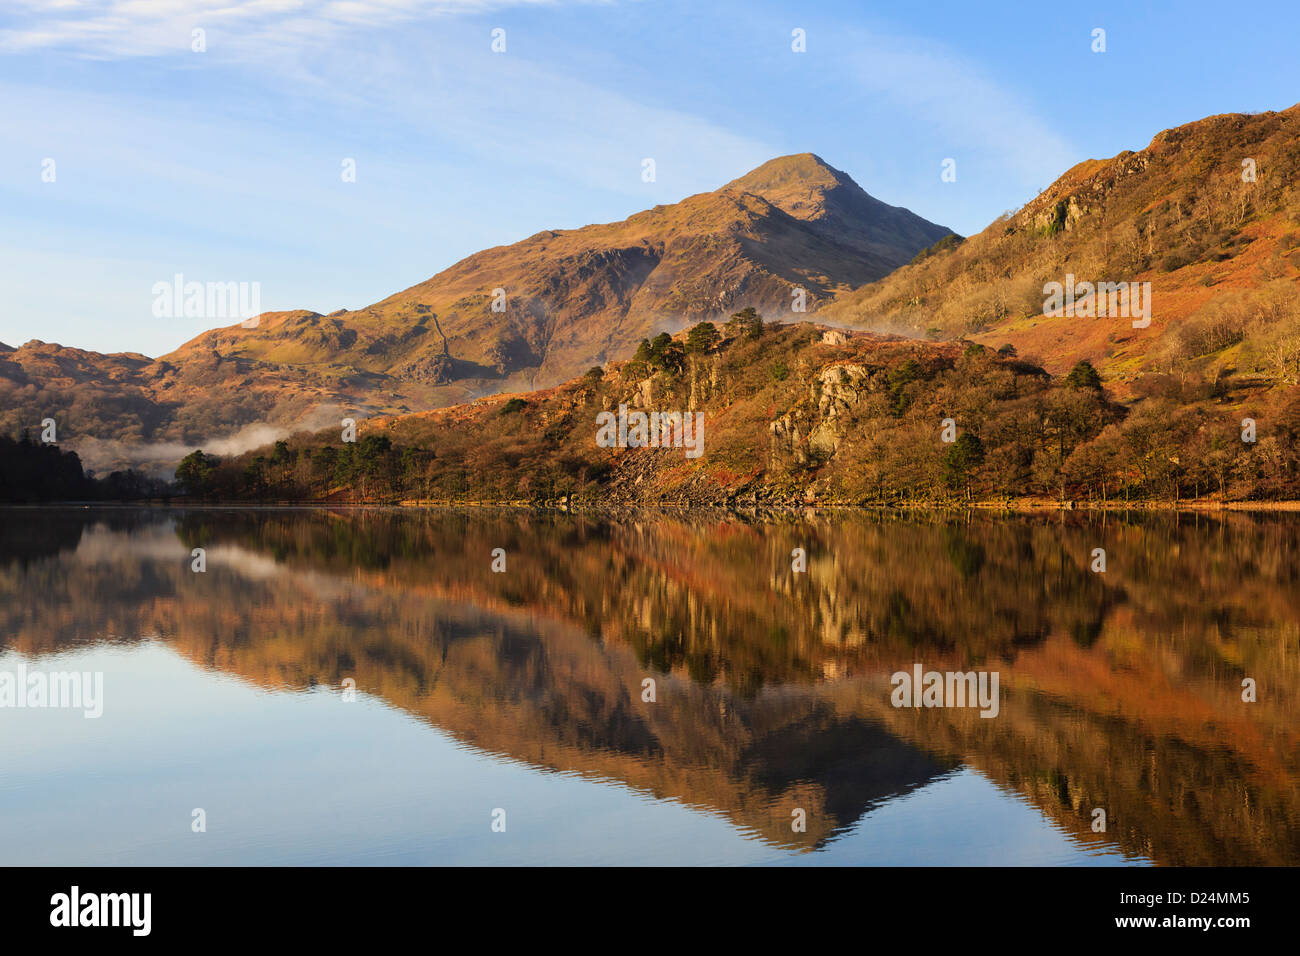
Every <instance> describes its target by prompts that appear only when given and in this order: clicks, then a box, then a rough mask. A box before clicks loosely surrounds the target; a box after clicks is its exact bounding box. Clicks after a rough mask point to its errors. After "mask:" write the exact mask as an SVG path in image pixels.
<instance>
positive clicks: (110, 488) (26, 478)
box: [0, 431, 170, 502]
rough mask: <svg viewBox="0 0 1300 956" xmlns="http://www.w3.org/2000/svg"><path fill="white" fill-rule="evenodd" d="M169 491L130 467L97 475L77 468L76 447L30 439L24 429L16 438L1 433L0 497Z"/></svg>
mask: <svg viewBox="0 0 1300 956" xmlns="http://www.w3.org/2000/svg"><path fill="white" fill-rule="evenodd" d="M169 490H170V487H169V484H168V483H167V482H166V481H163V480H161V479H158V478H151V477H149V476H147V475H143V474H141V473H140V472H138V471H134V470H129V469H128V470H126V471H114V472H112V473H111V474H109V475H108V476H107V477H105V478H96V477H95V476H94V475H93V474H90V473H87V472H86V471H85V470H84V469H83V468H82V467H81V458H80V457H78V455H77V453H76V452H74V451H63V450H62V449H60V448H59V446H58V445H56V444H52V443H45V442H39V441H35V440H34V439H33V438H32V437H31V434H30V432H28V431H23V432H22V434H21V436H20V437H18V438H17V439H14V438H10V437H8V436H0V501H9V502H21V501H97V500H109V501H120V500H131V499H141V498H157V497H161V496H164V495H166V494H168V493H169Z"/></svg>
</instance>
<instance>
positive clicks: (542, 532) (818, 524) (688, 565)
mask: <svg viewBox="0 0 1300 956" xmlns="http://www.w3.org/2000/svg"><path fill="white" fill-rule="evenodd" d="M46 514H47V513H46V512H35V511H21V510H13V511H9V512H7V513H6V519H12V520H9V521H8V524H7V527H9V528H16V529H19V530H17V531H13V532H11V533H9V534H7V535H6V536H5V537H4V538H3V539H0V598H2V599H0V627H2V628H3V633H4V634H5V635H7V643H6V644H5V645H4V649H9V650H17V651H20V652H22V653H24V654H28V655H34V656H35V657H36V658H37V659H39V658H41V657H42V656H44V655H48V654H52V653H56V652H60V651H67V650H71V649H73V648H74V647H75V646H77V645H78V644H79V643H82V644H84V643H89V642H96V641H103V642H112V643H132V642H137V641H140V640H144V639H151V640H158V641H161V642H162V643H164V644H165V645H166V646H169V647H171V648H173V649H175V650H176V651H177V652H179V653H180V654H182V655H184V656H186V657H188V658H189V659H191V660H192V661H194V662H195V663H197V664H199V665H201V666H203V667H208V668H213V669H216V670H219V671H222V672H228V673H231V674H235V675H238V676H239V677H241V678H243V679H246V680H248V681H251V682H254V683H256V684H258V685H261V686H264V687H268V688H277V689H290V690H291V689H302V688H308V687H314V686H327V687H331V688H338V687H339V686H340V684H341V682H342V681H343V680H344V679H345V678H349V677H351V678H353V679H355V680H356V683H357V688H358V690H360V691H362V692H364V693H367V694H370V695H373V696H375V697H378V698H381V699H383V700H385V701H387V702H388V703H389V704H391V705H393V706H395V707H398V708H401V709H403V710H405V711H408V712H409V713H411V714H413V715H415V716H417V717H419V718H421V719H422V720H425V721H427V722H428V723H430V724H431V725H432V726H434V727H436V728H438V729H440V730H442V731H445V732H447V733H449V734H451V735H453V736H454V737H455V738H457V739H459V740H460V741H462V742H464V743H466V744H468V745H471V746H473V747H474V748H477V749H479V750H482V751H486V752H489V753H492V754H500V755H503V756H507V757H511V758H514V759H516V760H520V761H524V762H526V763H528V764H530V765H532V766H535V767H539V768H544V769H548V770H558V771H562V772H568V773H576V774H580V775H583V776H586V777H589V778H592V779H601V780H612V781H616V782H619V783H622V784H625V785H627V786H630V787H633V788H635V789H637V790H639V791H642V792H645V793H648V794H651V795H653V796H654V797H656V798H660V799H672V800H676V801H679V802H682V803H685V804H687V805H690V806H693V807H697V808H701V809H707V810H711V811H716V812H719V813H722V814H725V815H726V816H727V817H728V818H729V819H731V820H732V821H733V822H735V823H736V824H737V825H739V826H741V827H742V828H744V829H745V830H747V831H748V832H750V833H752V834H754V835H757V836H758V837H760V838H761V839H763V840H765V841H767V842H768V843H770V844H772V845H775V846H781V847H789V848H792V849H793V848H798V849H805V850H807V849H813V848H816V847H819V846H823V845H825V843H826V841H828V840H831V839H833V838H834V837H835V836H836V834H837V833H840V832H842V831H843V830H844V828H846V827H849V826H851V825H853V824H854V823H855V822H856V821H857V820H859V819H860V818H861V816H862V815H863V814H864V813H867V812H869V811H870V810H871V809H872V808H873V807H877V806H879V805H880V804H881V803H883V802H888V801H890V800H892V799H894V798H895V797H897V796H899V795H901V794H904V793H907V792H909V791H912V790H914V789H916V788H917V787H923V786H925V785H926V784H927V783H928V782H930V781H933V780H935V779H937V778H938V777H939V776H942V775H943V774H945V773H946V772H948V771H950V770H951V769H953V768H956V767H958V766H960V765H962V764H964V765H966V766H968V767H972V768H974V769H975V770H977V771H978V772H979V773H980V774H983V775H984V776H986V777H987V778H988V779H990V780H992V781H993V782H994V783H995V784H997V785H999V786H1000V787H1002V788H1004V789H1005V790H1006V791H1007V792H1010V793H1014V794H1017V795H1018V796H1019V797H1020V798H1021V799H1023V800H1026V801H1028V802H1030V803H1031V804H1032V805H1034V806H1036V807H1037V808H1038V809H1039V810H1040V811H1041V812H1042V813H1043V814H1044V815H1045V817H1046V818H1047V819H1049V820H1050V821H1052V824H1053V825H1054V826H1056V827H1059V828H1060V829H1061V830H1063V831H1064V832H1066V833H1067V834H1068V835H1069V838H1070V839H1071V840H1072V841H1074V842H1076V843H1077V844H1078V845H1081V846H1085V847H1091V848H1093V849H1095V850H1101V849H1107V848H1109V849H1111V850H1115V849H1118V850H1119V851H1122V852H1123V853H1125V854H1127V855H1131V856H1138V857H1145V858H1150V859H1154V860H1155V861H1156V862H1159V863H1166V864H1193V865H1203V864H1259V863H1264V864H1296V863H1297V862H1300V758H1298V756H1297V755H1298V754H1300V747H1298V746H1297V745H1298V744H1300V740H1297V728H1298V727H1300V721H1298V720H1297V718H1298V717H1300V697H1297V694H1296V688H1297V687H1300V654H1297V653H1296V647H1295V642H1296V635H1295V628H1294V627H1293V626H1292V625H1290V624H1288V623H1287V622H1289V621H1294V620H1295V619H1296V615H1297V612H1300V607H1297V598H1296V594H1297V593H1300V592H1297V588H1296V584H1297V582H1296V576H1297V572H1296V570H1295V569H1296V568H1297V567H1300V562H1298V559H1300V525H1298V524H1297V523H1296V522H1295V520H1294V519H1291V518H1287V517H1267V518H1255V517H1247V516H1241V515H1232V516H1228V517H1225V518H1222V519H1220V518H1212V519H1207V518H1204V517H1200V518H1187V517H1183V518H1178V517H1173V516H1160V517H1153V518H1150V519H1143V520H1140V521H1128V520H1116V519H1115V518H1114V517H1110V518H1107V519H1096V520H1091V519H1086V518H1082V517H1080V518H1075V517H1070V518H1068V519H1066V520H1061V519H1059V518H1052V519H1050V520H1049V519H1043V520H1029V519H1016V520H998V519H994V518H970V519H967V518H963V519H960V520H938V519H935V520H929V519H927V520H919V521H914V520H902V519H887V518H878V517H872V516H864V515H855V516H835V517H824V516H809V517H807V518H804V519H795V518H784V519H779V520H778V519H773V520H753V521H750V520H745V519H742V518H739V517H734V516H731V517H728V516H717V517H711V518H710V517H705V518H699V517H697V518H696V519H695V520H692V521H690V522H679V521H675V520H670V519H662V518H656V519H639V518H638V519H633V518H629V519H627V520H619V521H596V520H590V519H583V518H570V517H567V516H560V515H536V514H495V513H483V512H476V513H449V512H440V513H422V512H402V511H383V510H368V511H349V512H339V513H325V512H303V511H294V512H275V511H256V512H250V511H238V510H226V511H186V512H166V513H159V512H148V511H112V512H102V513H94V512H90V513H87V512H77V513H75V514H74V513H71V512H69V513H67V516H66V520H61V521H60V522H59V524H58V527H59V528H60V529H62V534H61V537H60V540H61V541H62V542H63V545H62V550H61V551H59V552H58V553H57V554H54V553H50V551H49V550H48V549H34V548H33V547H31V546H30V544H29V543H28V542H30V541H31V540H32V539H33V536H32V535H31V534H29V533H23V532H22V531H21V528H22V527H23V526H24V525H27V526H30V525H32V524H34V523H41V522H45V521H47V520H48V519H47V517H46ZM62 514H63V513H62V512H60V515H62ZM77 522H80V523H81V529H80V533H79V534H77V533H75V530H74V529H73V527H72V526H73V525H75V524H76V523H77ZM199 546H202V547H204V548H206V550H207V561H208V569H207V572H206V573H205V574H193V573H191V571H190V570H189V562H190V554H191V549H192V548H193V547H199ZM496 547H501V548H504V549H505V551H506V553H507V555H508V568H507V571H506V572H505V573H494V572H493V571H492V570H491V557H490V554H491V550H492V549H493V548H496ZM795 547H802V548H805V549H806V551H807V555H808V565H807V571H806V572H804V573H795V572H793V571H792V569H791V562H790V554H791V551H792V550H793V549H794V548H795ZM1094 547H1104V548H1105V549H1106V551H1107V554H1108V556H1109V567H1108V570H1107V572H1106V573H1105V574H1104V575H1103V574H1094V573H1092V572H1091V571H1090V570H1089V561H1090V560H1091V551H1092V548H1094ZM917 662H919V663H921V664H923V665H924V666H925V667H926V668H927V669H934V670H939V671H947V670H959V669H960V670H970V669H980V670H992V671H996V672H998V673H999V674H1000V682H1001V699H1000V703H1001V706H1000V710H999V713H998V716H997V717H996V718H993V719H986V718H981V717H980V716H979V712H978V711H977V710H974V709H964V708H935V709H911V708H902V709H899V708H895V707H893V706H891V704H890V686H889V675H891V674H892V673H894V672H896V671H899V670H910V669H911V667H912V666H913V664H914V663H917ZM1246 677H1250V678H1252V679H1253V680H1255V681H1256V683H1257V686H1258V688H1259V693H1258V699H1257V700H1256V701H1254V702H1249V703H1248V702H1245V701H1243V699H1242V680H1243V679H1244V678H1246ZM647 678H650V679H653V680H654V681H655V683H656V695H655V697H656V699H655V701H654V702H647V701H646V700H645V698H644V683H643V682H644V681H645V680H646V679H647ZM792 808H803V809H805V810H806V811H807V818H808V828H807V832H806V833H794V832H792V831H791V827H790V819H791V809H792ZM1094 808H1103V809H1105V810H1106V812H1107V817H1108V828H1107V831H1106V833H1104V834H1096V833H1093V832H1092V831H1091V829H1090V824H1091V822H1092V819H1093V815H1092V811H1093V809H1094Z"/></svg>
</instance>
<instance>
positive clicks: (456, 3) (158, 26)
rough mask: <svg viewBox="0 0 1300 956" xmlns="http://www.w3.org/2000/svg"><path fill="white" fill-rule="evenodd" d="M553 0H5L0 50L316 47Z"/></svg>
mask: <svg viewBox="0 0 1300 956" xmlns="http://www.w3.org/2000/svg"><path fill="white" fill-rule="evenodd" d="M555 2H557V0H54V2H49V0H11V4H10V9H9V12H8V14H7V15H6V17H5V21H6V23H7V25H6V26H5V27H4V28H3V29H0V51H5V52H10V53H16V52H25V51H35V50H44V49H62V50H69V51H75V52H78V53H81V54H84V55H86V56H92V57H100V58H115V57H134V56H163V55H167V54H174V53H186V54H188V53H190V52H192V51H191V43H192V31H193V30H195V29H203V30H205V31H213V32H214V33H215V34H217V35H215V36H213V37H211V38H210V42H212V43H213V44H214V48H216V47H217V42H218V39H219V40H220V43H222V44H226V45H227V46H228V47H231V48H238V49H241V50H244V51H251V50H255V49H265V48H278V49H280V50H281V52H283V51H284V49H285V48H286V47H287V46H289V45H292V44H295V43H297V44H302V43H310V42H320V41H324V40H327V39H329V38H330V37H331V36H333V35H335V34H337V33H338V32H340V31H344V30H351V29H356V28H361V27H364V28H369V29H376V28H386V27H392V26H396V25H400V24H403V23H409V22H413V21H417V20H427V19H430V18H433V17H438V16H447V15H453V14H473V13H484V12H488V11H491V10H496V9H502V8H506V7H522V6H549V5H553V4H554V3H555Z"/></svg>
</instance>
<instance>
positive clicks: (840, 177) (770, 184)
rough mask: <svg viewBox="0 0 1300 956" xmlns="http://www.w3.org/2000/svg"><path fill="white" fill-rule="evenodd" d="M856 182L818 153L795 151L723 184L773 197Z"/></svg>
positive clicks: (853, 184) (854, 184) (852, 184)
mask: <svg viewBox="0 0 1300 956" xmlns="http://www.w3.org/2000/svg"><path fill="white" fill-rule="evenodd" d="M856 185H857V184H856V183H855V182H853V180H852V179H850V178H849V176H848V174H847V173H843V172H840V170H838V169H836V168H835V167H833V166H831V165H830V164H828V163H827V162H826V161H825V160H824V159H822V158H821V157H820V156H818V155H817V154H816V153H794V154H792V155H790V156H778V157H776V159H769V160H768V161H767V162H765V163H764V164H763V165H762V166H759V167H758V168H757V169H753V170H751V171H750V172H748V173H746V174H745V175H744V176H741V177H740V178H739V179H733V180H732V181H731V182H729V183H727V185H726V186H724V187H723V188H724V189H740V190H744V191H745V192H750V193H755V194H757V195H759V196H762V197H763V198H765V199H769V200H770V199H772V195H773V194H775V195H778V196H779V195H781V194H782V193H785V192H788V191H790V190H798V189H814V188H817V187H821V188H823V189H831V188H834V187H835V186H856Z"/></svg>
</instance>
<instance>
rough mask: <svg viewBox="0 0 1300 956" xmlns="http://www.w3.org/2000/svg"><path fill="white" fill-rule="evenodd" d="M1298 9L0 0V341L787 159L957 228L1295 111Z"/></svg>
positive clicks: (487, 235)
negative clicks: (1076, 178)
mask: <svg viewBox="0 0 1300 956" xmlns="http://www.w3.org/2000/svg"><path fill="white" fill-rule="evenodd" d="M1297 26H1300V12H1297V9H1296V8H1295V6H1294V5H1293V4H1292V3H1270V2H1264V3H1255V4H1250V5H1240V6H1225V5H1223V4H1221V3H1214V4H1212V3H1209V2H1200V0H1192V2H1182V3H1174V2H1168V3H1155V2H1148V3H1141V2H1134V0H1127V2H1121V3H1080V4H1044V3H1041V2H1035V3H1030V2H1026V3H1007V2H1004V3H988V4H971V3H968V2H967V3H955V2H954V3H949V2H927V3H912V2H904V3H893V4H870V5H867V4H863V3H819V4H810V3H806V2H805V3H766V2H762V0H748V2H741V3H732V2H717V3H713V2H711V3H707V4H702V3H699V2H698V0H693V2H681V3H679V2H657V0H639V2H638V0H633V2H627V0H618V2H604V3H581V2H565V0H560V2H555V3H541V2H513V3H512V2H478V0H432V2H430V0H422V2H417V0H192V2H186V0H148V2H142V0H60V2H54V0H7V2H6V4H5V5H4V8H3V10H0V293H2V295H0V342H5V343H6V344H9V345H18V344H21V343H23V342H25V341H27V340H29V339H32V338H39V339H43V340H45V341H56V342H60V343H62V344H65V345H75V346H79V347H83V348H92V349H97V350H100V351H139V352H144V353H145V354H148V355H159V354H162V353H163V352H166V351H169V350H170V349H172V348H175V347H176V346H177V345H179V344H180V343H181V342H183V341H185V340H186V339H188V338H190V337H192V336H193V335H195V334H197V333H198V332H200V331H202V330H203V329H204V328H207V327H209V326H211V325H214V324H227V323H224V322H213V321H209V320H205V319H183V318H167V319H161V318H156V317H155V316H154V315H153V310H152V305H153V294H152V287H153V285H154V283H157V282H160V281H170V279H171V278H172V276H173V275H174V274H176V273H181V274H183V275H184V276H185V277H186V279H187V280H197V281H213V282H229V281H241V282H258V283H260V286H261V305H262V307H263V308H264V309H268V310H271V309H288V308H310V309H314V310H316V311H319V312H330V311H333V310H335V309H338V308H359V307H361V306H364V305H368V304H370V303H371V302H374V301H377V300H379V299H381V298H383V297H385V296H387V295H389V294H390V293H392V292H395V291H398V290H400V289H403V288H405V287H407V286H410V285H413V284H415V283H416V282H420V281H422V280H424V279H426V278H428V277H429V276H431V275H433V274H434V273H436V272H438V271H440V270H442V269H444V268H446V267H447V266H449V265H450V264H452V263H453V262H455V261H456V260H457V259H459V258H461V257H463V256H465V255H468V254H470V253H472V252H474V251H476V250H478V249H481V248H484V247H487V246H492V245H499V244H504V243H510V242H514V241H516V240H518V239H521V238H524V237H525V236H529V235H532V234H533V233H535V232H538V231H540V230H542V229H545V228H568V227H576V226H582V225H585V224H587V223H591V222H604V221H610V220H616V219H622V218H624V217H625V216H627V215H629V214H631V213H633V212H636V211H638V210H640V209H643V208H646V207H648V206H652V205H654V204H656V203H669V202H675V201H677V200H679V199H681V198H683V197H684V196H687V195H690V194H691V193H695V192H700V191H703V190H708V189H714V188H716V187H718V186H720V185H722V184H723V183H725V182H727V181H728V180H730V179H733V178H735V177H737V176H739V175H742V174H743V173H745V172H746V171H748V170H749V169H751V168H753V167H754V166H757V165H758V164H760V163H762V162H763V161H765V160H767V159H769V158H771V157H773V156H778V155H783V154H787V153H794V152H804V151H811V152H815V153H817V154H818V155H820V156H821V157H823V158H824V159H825V160H826V161H827V162H829V163H830V164H831V165H833V166H835V167H837V168H839V169H843V170H845V171H846V172H848V173H849V174H850V175H851V176H853V178H854V179H855V180H857V182H858V183H859V184H861V185H862V186H863V188H865V189H866V190H867V191H868V192H870V193H871V194H873V195H874V196H877V197H878V198H880V199H882V200H884V201H886V202H889V203H893V204H895V205H902V206H907V207H908V208H910V209H912V210H914V211H915V212H917V213H919V214H921V215H923V216H925V217H926V218H928V219H931V220H934V221H936V222H939V223H942V224H944V225H946V226H950V227H952V228H953V229H956V230H957V231H958V232H962V233H970V232H975V231H978V230H979V229H981V228H983V227H984V226H985V225H987V224H988V223H989V222H990V221H991V220H992V219H993V218H994V217H995V216H997V215H998V214H999V213H1001V212H1003V211H1005V210H1008V209H1013V208H1016V207H1018V206H1020V205H1021V204H1023V203H1024V202H1025V201H1027V200H1028V199H1030V198H1032V197H1033V195H1034V194H1035V193H1037V192H1038V191H1039V190H1040V189H1042V188H1044V187H1046V186H1047V185H1049V184H1050V183H1051V182H1052V180H1054V179H1055V178H1056V177H1057V176H1058V175H1060V174H1061V173H1062V172H1064V171H1065V169H1067V168H1068V167H1069V166H1070V165H1072V164H1074V163H1076V162H1078V161H1080V160H1083V159H1087V158H1093V157H1104V156H1111V155H1114V154H1115V153H1117V152H1119V151H1121V150H1123V149H1140V148H1142V147H1143V146H1145V145H1146V144H1147V143H1148V142H1149V141H1150V139H1151V137H1152V136H1153V135H1154V134H1155V133H1156V132H1158V131H1159V130H1161V129H1164V128H1167V127H1169V126H1173V125H1177V124H1180V123H1184V122H1188V121H1191V120H1194V119H1198V118H1200V117H1202V116H1206V115H1210V114H1213V113H1221V112H1231V111H1262V110H1277V109H1284V108H1286V107H1288V106H1291V105H1293V103H1294V102H1295V101H1297V100H1300V63H1298V62H1297V57H1296V56H1295V53H1294V42H1295V37H1296V35H1297V32H1298V31H1297ZM1097 27H1100V28H1103V29H1105V31H1106V52H1105V53H1094V52H1093V51H1092V49H1091V46H1092V42H1093V40H1092V31H1093V30H1094V28H1097ZM195 28H202V29H203V30H205V32H206V36H205V40H206V50H205V51H204V52H202V53H196V52H194V51H193V50H192V48H191V47H192V30H193V29H195ZM495 28H501V29H504V30H505V41H506V49H505V52H504V53H494V52H493V51H492V49H491V44H492V36H491V33H492V30H493V29H495ZM795 28H801V29H803V30H804V31H805V32H806V37H807V41H806V45H807V51H806V52H805V53H795V52H793V51H792V50H791V31H792V30H794V29H795ZM647 157H649V158H653V159H654V160H655V168H656V181H655V182H653V183H646V182H643V181H642V176H641V170H642V160H643V159H645V158H647ZM949 157H951V158H953V159H955V160H956V163H957V166H956V168H957V181H956V182H951V183H945V182H942V181H941V179H940V171H941V164H942V162H943V160H944V159H945V158H949ZM348 158H351V159H354V160H355V161H356V170H357V174H356V181H355V182H351V183H347V182H344V181H343V180H342V176H341V169H342V163H343V161H344V160H345V159H348ZM46 159H53V160H54V161H55V167H54V169H55V180H54V182H43V181H42V175H41V174H42V164H43V161H44V160H46Z"/></svg>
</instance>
